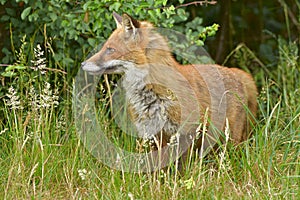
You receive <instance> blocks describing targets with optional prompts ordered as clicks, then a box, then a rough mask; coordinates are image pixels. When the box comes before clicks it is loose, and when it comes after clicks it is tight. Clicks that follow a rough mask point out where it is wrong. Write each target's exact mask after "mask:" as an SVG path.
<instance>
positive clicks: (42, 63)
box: [31, 44, 47, 74]
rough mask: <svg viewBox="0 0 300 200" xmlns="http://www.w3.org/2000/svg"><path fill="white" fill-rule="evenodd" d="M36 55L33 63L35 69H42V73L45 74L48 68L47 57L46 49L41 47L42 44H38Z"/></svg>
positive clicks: (35, 50) (35, 49)
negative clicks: (45, 55)
mask: <svg viewBox="0 0 300 200" xmlns="http://www.w3.org/2000/svg"><path fill="white" fill-rule="evenodd" d="M34 56H35V60H32V61H31V62H32V64H34V66H35V68H34V70H35V71H37V70H40V72H41V74H45V73H46V72H47V71H46V70H45V69H46V58H45V57H44V51H43V50H42V48H41V45H40V44H38V45H37V46H36V48H34Z"/></svg>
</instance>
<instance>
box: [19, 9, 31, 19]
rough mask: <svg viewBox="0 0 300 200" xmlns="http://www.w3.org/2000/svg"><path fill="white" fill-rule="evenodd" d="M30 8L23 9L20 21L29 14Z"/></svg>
mask: <svg viewBox="0 0 300 200" xmlns="http://www.w3.org/2000/svg"><path fill="white" fill-rule="evenodd" d="M30 11H31V7H28V8H25V10H23V12H22V14H21V19H22V20H24V19H25V18H26V17H27V16H28V15H29V13H30Z"/></svg>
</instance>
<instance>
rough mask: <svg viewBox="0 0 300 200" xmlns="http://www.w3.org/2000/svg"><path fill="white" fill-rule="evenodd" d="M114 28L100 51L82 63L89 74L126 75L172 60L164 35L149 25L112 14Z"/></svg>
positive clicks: (124, 15) (128, 16)
mask: <svg viewBox="0 0 300 200" xmlns="http://www.w3.org/2000/svg"><path fill="white" fill-rule="evenodd" d="M113 17H114V19H115V22H116V25H117V28H116V30H115V31H114V32H113V33H112V34H111V36H110V37H109V39H108V40H107V41H106V43H105V44H104V46H103V47H102V49H101V50H100V51H99V52H97V53H96V54H95V55H93V56H92V57H90V58H89V59H88V60H86V61H85V62H83V63H82V65H81V66H82V69H83V70H85V71H87V72H89V73H91V74H103V73H106V74H115V73H126V72H127V71H128V70H130V69H132V68H142V67H144V66H146V64H150V63H155V62H161V60H162V59H168V58H171V57H172V56H171V54H170V53H169V52H170V50H169V47H168V44H167V42H166V40H165V39H164V37H163V36H161V35H160V34H158V33H157V32H155V31H154V29H153V26H152V24H151V23H149V22H144V21H138V20H136V19H134V18H132V17H131V16H130V15H128V14H123V15H122V16H120V15H118V14H117V13H115V12H114V13H113Z"/></svg>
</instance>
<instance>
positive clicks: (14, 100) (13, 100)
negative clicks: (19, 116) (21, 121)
mask: <svg viewBox="0 0 300 200" xmlns="http://www.w3.org/2000/svg"><path fill="white" fill-rule="evenodd" d="M6 96H7V97H8V99H7V100H6V105H8V106H9V107H10V108H11V109H12V110H17V109H23V107H22V106H21V101H20V97H19V96H18V95H17V92H16V91H15V89H14V88H13V87H12V86H11V87H10V88H9V89H8V94H6Z"/></svg>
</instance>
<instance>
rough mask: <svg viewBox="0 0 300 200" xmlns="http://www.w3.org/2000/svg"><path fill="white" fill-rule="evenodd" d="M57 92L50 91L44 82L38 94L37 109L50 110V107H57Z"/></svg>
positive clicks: (48, 84) (49, 86) (47, 84)
mask: <svg viewBox="0 0 300 200" xmlns="http://www.w3.org/2000/svg"><path fill="white" fill-rule="evenodd" d="M57 94H58V90H54V91H53V90H52V89H51V85H50V83H48V82H45V87H44V89H43V91H42V93H41V94H40V104H39V107H42V108H50V107H51V106H54V107H57V106H58V104H59V103H58V98H59V96H58V95H57Z"/></svg>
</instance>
